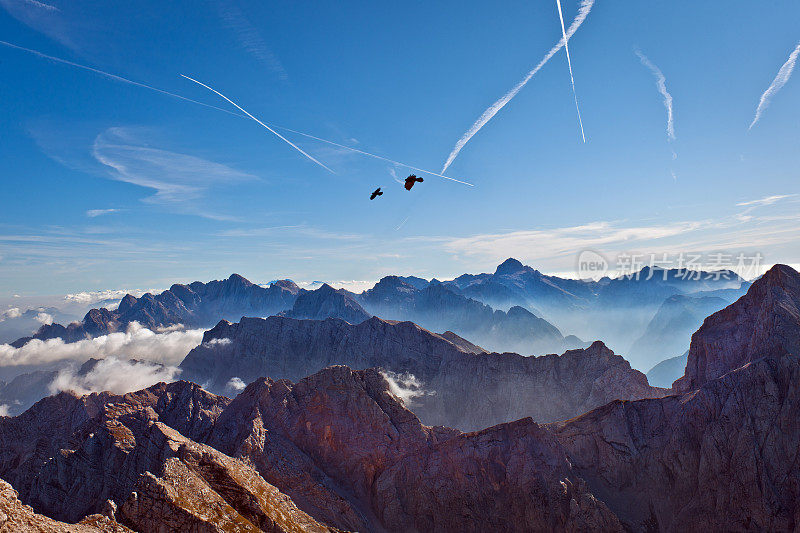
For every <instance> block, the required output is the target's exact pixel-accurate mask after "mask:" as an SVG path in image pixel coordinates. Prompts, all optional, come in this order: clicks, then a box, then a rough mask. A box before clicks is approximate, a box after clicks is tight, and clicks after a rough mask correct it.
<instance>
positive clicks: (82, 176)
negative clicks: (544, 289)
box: [0, 0, 800, 297]
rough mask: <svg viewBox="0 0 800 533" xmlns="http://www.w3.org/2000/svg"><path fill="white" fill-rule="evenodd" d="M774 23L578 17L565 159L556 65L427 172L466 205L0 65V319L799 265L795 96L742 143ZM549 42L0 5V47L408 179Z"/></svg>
mask: <svg viewBox="0 0 800 533" xmlns="http://www.w3.org/2000/svg"><path fill="white" fill-rule="evenodd" d="M562 4H563V7H564V19H565V24H566V25H567V27H569V25H570V23H571V22H572V21H573V19H574V18H575V16H576V14H577V13H578V9H579V5H578V2H576V1H572V0H565V1H564V2H562ZM799 18H800V5H798V3H797V2H793V1H773V2H751V1H744V0H740V1H728V2H721V1H712V2H702V3H697V2H667V1H648V2H641V1H624V2H611V1H609V0H597V1H596V2H595V3H594V5H593V7H592V8H591V11H590V12H589V14H588V16H587V17H586V19H585V21H584V22H583V23H582V25H581V26H580V27H579V28H578V30H577V31H576V32H575V34H574V36H573V37H572V38H570V40H569V47H570V54H571V57H572V64H573V71H574V76H575V86H576V91H577V97H578V100H579V103H580V108H581V114H582V117H583V124H584V128H585V131H586V137H587V142H586V143H585V144H584V143H582V142H581V138H580V131H579V129H578V122H577V117H576V112H575V103H574V101H573V95H572V92H571V86H570V80H569V72H568V70H567V62H566V56H565V54H564V51H563V49H562V50H560V51H559V52H557V53H556V54H555V55H554V56H553V57H552V58H551V59H550V60H549V61H548V62H547V63H546V64H545V65H544V66H543V67H542V68H541V70H540V71H539V72H537V73H536V75H535V76H534V77H533V78H532V79H531V80H530V81H529V82H528V84H527V85H526V86H525V87H524V88H522V89H521V90H520V91H519V93H518V94H517V95H516V97H515V98H514V99H513V100H511V101H510V102H509V103H508V104H507V105H506V106H505V107H504V108H503V109H502V110H501V111H499V112H498V113H497V115H495V116H494V118H493V119H492V120H491V121H490V122H488V123H487V124H486V125H485V126H484V127H483V128H482V129H481V130H480V131H479V132H478V133H477V134H476V135H475V136H474V137H472V139H471V140H470V142H469V143H467V144H466V145H465V147H464V148H463V150H462V151H461V152H460V154H459V155H458V157H457V158H456V159H455V160H454V162H453V163H452V165H451V166H450V167H449V168H448V169H447V172H446V174H447V175H449V176H452V177H455V178H459V179H463V180H465V181H469V182H470V183H473V184H474V185H475V186H474V187H467V186H464V185H461V184H458V183H454V182H450V181H447V180H443V179H441V178H438V177H435V176H426V179H425V182H424V183H423V184H420V185H418V186H417V187H415V188H414V189H413V190H412V191H411V192H406V191H405V190H403V189H402V187H401V186H400V185H399V184H397V183H396V182H395V181H394V178H393V175H392V174H393V173H394V174H395V175H396V176H397V177H399V178H404V177H405V176H406V175H407V174H408V173H409V172H410V171H409V170H408V169H406V168H404V167H401V166H394V165H391V164H389V163H386V162H384V161H380V160H375V159H370V158H367V157H364V156H361V155H358V154H355V153H353V152H350V151H347V150H345V149H343V148H339V147H336V146H333V145H326V144H324V143H320V142H317V141H313V140H310V139H308V138H304V137H302V136H299V135H297V134H293V133H288V132H286V131H281V132H282V134H284V135H286V136H287V138H288V139H290V140H291V141H292V142H294V143H296V144H297V145H298V146H299V147H301V148H302V149H303V150H305V151H307V152H308V153H309V154H311V155H312V156H313V157H314V158H316V159H318V160H319V161H321V162H323V163H324V164H325V165H326V166H328V167H330V168H331V169H333V170H334V171H335V174H332V173H329V172H327V171H326V170H324V169H323V168H321V167H319V166H317V165H315V164H314V163H313V162H311V161H310V160H308V159H306V158H305V157H303V156H302V155H301V154H300V153H298V152H297V151H295V150H294V149H293V148H291V147H290V146H289V145H287V144H285V143H283V142H282V141H281V140H279V139H277V138H276V137H275V136H273V135H272V134H271V133H270V132H268V131H267V130H265V129H263V128H261V126H259V125H258V124H256V123H254V122H253V121H250V120H247V119H245V118H242V117H237V116H233V115H231V114H228V113H224V112H222V111H219V110H215V109H211V108H208V107H203V106H200V105H197V104H194V103H190V102H186V101H183V100H180V99H178V98H174V97H171V96H168V95H165V94H162V93H158V92H155V91H152V90H148V89H145V88H142V87H137V86H133V85H130V84H125V83H121V82H119V81H115V80H112V79H109V78H108V77H104V76H102V75H98V74H96V73H92V72H88V71H86V70H82V69H78V68H75V67H71V66H67V65H64V64H60V63H56V62H53V61H49V60H46V59H43V58H42V57H41V56H37V55H34V54H32V53H29V52H26V51H22V50H19V49H15V48H11V47H8V46H5V45H0V94H2V100H1V103H0V105H2V113H0V139H1V140H0V161H2V165H0V182H1V183H2V191H3V194H2V198H0V296H5V297H8V296H10V295H12V294H21V295H35V294H63V293H67V292H76V291H80V290H99V289H113V288H119V287H142V288H149V287H163V286H166V285H169V284H170V283H172V282H176V281H191V280H195V279H200V280H208V279H214V278H220V277H224V276H227V275H228V274H230V273H231V272H238V273H241V274H242V275H245V276H246V277H248V278H250V279H253V280H256V281H262V282H263V281H268V280H271V279H274V278H276V277H291V278H293V279H296V280H301V281H302V280H307V281H310V280H316V279H324V280H330V281H336V280H376V279H378V278H380V277H381V276H382V275H385V274H388V273H406V274H417V275H421V276H424V277H431V276H438V277H440V278H446V277H448V276H453V275H457V274H459V273H462V272H475V271H487V270H491V269H492V268H493V267H494V266H495V265H496V264H497V263H498V262H499V261H501V260H502V259H504V258H505V257H508V256H515V257H518V258H519V259H521V260H523V261H524V262H526V263H528V264H531V265H533V266H535V267H537V268H540V269H541V270H543V271H547V272H554V273H564V274H570V273H571V272H572V271H574V265H575V261H576V259H575V258H576V256H577V254H578V253H579V252H580V251H581V250H583V249H587V248H589V249H593V250H597V251H600V252H601V253H604V254H607V255H610V256H613V255H614V254H617V253H620V252H623V251H625V252H632V251H639V252H643V253H651V252H652V253H667V252H668V253H671V254H674V253H680V252H703V253H711V252H716V251H725V252H730V253H739V252H747V253H755V252H759V253H761V254H763V256H764V261H765V263H767V264H770V263H776V262H784V263H790V264H795V265H796V264H800V231H798V229H797V228H798V215H797V213H798V209H797V208H798V201H800V197H798V196H796V195H797V194H798V193H800V190H799V189H800V187H798V175H797V168H798V166H799V165H798V159H799V158H800V120H799V119H800V79H797V76H798V75H797V74H795V77H794V78H789V79H788V81H786V83H785V85H783V86H782V88H780V90H779V91H777V92H776V93H775V94H774V95H773V96H772V97H771V100H770V102H769V105H768V107H766V109H765V110H764V111H763V113H762V115H761V118H760V120H759V121H758V123H757V124H756V125H755V126H754V127H753V128H752V129H751V130H748V126H749V125H750V123H751V122H752V120H753V118H754V116H755V112H756V108H757V106H758V104H759V98H760V97H761V95H762V94H763V93H764V92H765V91H766V90H767V88H768V87H769V86H770V84H771V83H772V82H773V79H774V78H775V77H776V75H778V73H779V69H781V66H782V65H784V63H785V62H786V61H787V59H788V58H789V57H790V54H791V53H792V51H793V50H794V49H795V47H796V46H797V45H798V41H800V27H798V26H797V23H796V21H797V20H798V19H799ZM560 38H561V27H560V25H559V21H558V13H557V11H556V6H555V2H554V1H553V2H551V1H549V0H540V1H536V2H504V3H502V4H501V5H491V4H489V3H477V2H436V3H430V2H429V3H421V2H420V3H413V2H412V3H402V4H400V3H388V2H386V3H382V2H329V3H328V2H315V3H306V4H295V3H289V2H255V1H252V2H251V1H245V0H241V1H226V2H221V1H217V0H203V1H200V2H198V1H192V2H189V1H175V2H149V1H136V2H129V3H121V2H114V3H102V4H100V5H99V6H98V4H97V3H96V2H88V1H84V0H70V1H66V0H48V1H46V2H45V1H36V0H0V39H2V40H3V41H5V42H8V43H12V44H14V45H16V46H20V47H24V48H28V49H31V50H35V51H38V52H40V53H42V54H46V55H49V56H54V57H58V58H61V59H64V60H68V61H71V62H74V63H77V64H80V65H85V66H89V67H92V68H94V69H98V70H101V71H104V72H108V73H112V74H115V75H118V76H122V77H125V78H127V79H130V80H134V81H136V82H139V83H142V84H146V85H149V86H152V87H156V88H159V89H161V90H164V91H168V92H171V93H175V94H178V95H181V96H184V97H186V98H190V99H193V100H197V101H200V102H203V103H206V104H209V105H212V106H217V107H221V108H224V109H228V110H231V111H233V112H236V109H235V108H233V107H232V106H230V105H229V104H227V103H226V102H225V101H223V100H222V99H221V98H219V97H218V96H216V95H214V94H213V93H211V92H209V91H207V90H206V89H203V88H202V87H199V86H197V85H195V84H193V83H191V82H189V81H188V80H186V79H184V78H181V77H180V74H186V75H188V76H191V77H194V78H197V79H198V80H200V81H203V82H204V83H207V84H209V85H211V86H213V87H214V88H216V89H217V90H219V91H221V92H223V93H225V94H226V95H227V96H229V97H230V98H232V99H233V100H235V101H237V103H239V104H240V105H242V106H243V107H244V108H245V109H247V110H248V111H249V112H250V113H252V114H253V115H255V116H256V117H258V118H260V119H261V120H263V121H265V122H267V123H269V124H276V125H281V126H285V127H288V128H292V129H295V130H299V131H303V132H307V133H309V134H313V135H315V136H318V137H322V138H325V139H329V140H331V141H334V142H336V143H339V144H341V145H345V146H351V147H353V148H356V149H359V150H363V151H367V152H370V153H374V154H377V155H380V156H383V157H386V158H389V159H392V160H395V161H401V162H403V163H405V164H409V165H414V166H417V167H420V168H424V169H427V170H431V171H434V172H440V171H441V169H442V166H443V164H444V162H445V160H446V159H447V156H448V154H450V153H451V150H452V149H453V146H454V144H455V143H456V141H457V140H458V139H459V138H460V137H461V136H462V135H463V134H464V132H465V131H467V130H468V129H469V127H470V125H472V124H473V122H474V121H475V120H476V119H477V118H478V117H479V116H480V115H481V114H482V113H483V112H484V110H485V109H487V107H489V106H490V105H491V104H492V103H493V102H495V101H496V100H497V99H498V98H500V97H501V96H502V95H503V94H505V93H506V92H507V91H509V90H510V89H511V88H512V87H514V85H515V84H517V83H518V82H519V81H520V80H521V79H522V78H523V77H524V76H525V74H526V73H527V72H528V71H529V70H531V69H532V68H533V67H535V66H536V64H537V63H539V62H540V60H541V59H542V58H543V57H544V56H545V54H546V53H547V52H548V50H550V49H551V48H552V47H553V46H554V45H555V44H556V43H558V42H559V39H560ZM637 48H638V49H639V50H641V52H642V53H643V54H644V55H645V56H646V57H647V58H648V59H649V61H650V62H651V63H652V64H653V65H655V66H656V67H657V68H658V69H660V71H661V72H662V73H663V75H664V77H665V80H666V88H667V90H668V92H669V94H670V95H671V97H672V100H673V115H674V130H675V140H674V141H672V142H670V141H669V139H668V137H667V112H666V109H665V107H664V104H663V102H662V95H661V94H660V93H659V90H658V88H657V86H656V78H655V77H654V75H653V73H652V72H651V70H649V69H648V68H647V67H646V66H645V65H643V64H642V62H641V61H640V59H639V57H637V55H636V54H635V49H637ZM673 151H674V152H675V154H676V155H677V157H676V158H675V159H673V156H672V153H673ZM673 174H674V177H673ZM378 186H380V187H382V188H383V189H384V191H386V194H384V195H383V196H382V197H380V198H379V199H377V200H375V201H373V202H370V201H369V200H368V196H369V193H370V192H371V191H372V190H373V189H374V188H376V187H378ZM398 228H399V229H398Z"/></svg>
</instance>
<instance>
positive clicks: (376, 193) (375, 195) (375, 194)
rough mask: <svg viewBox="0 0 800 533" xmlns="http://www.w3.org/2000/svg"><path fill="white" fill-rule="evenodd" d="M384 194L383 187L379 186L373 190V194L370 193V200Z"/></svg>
mask: <svg viewBox="0 0 800 533" xmlns="http://www.w3.org/2000/svg"><path fill="white" fill-rule="evenodd" d="M382 194H383V191H381V188H380V187H378V188H377V189H375V190H374V191H372V194H370V195H369V199H370V200H374V199H375V198H377V197H378V196H380V195H382Z"/></svg>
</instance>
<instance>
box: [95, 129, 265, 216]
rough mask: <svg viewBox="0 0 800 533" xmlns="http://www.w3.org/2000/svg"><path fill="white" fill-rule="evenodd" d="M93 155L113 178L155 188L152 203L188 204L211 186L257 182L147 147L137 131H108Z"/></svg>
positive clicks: (213, 165)
mask: <svg viewBox="0 0 800 533" xmlns="http://www.w3.org/2000/svg"><path fill="white" fill-rule="evenodd" d="M91 153H92V156H93V157H94V158H95V159H96V160H97V161H98V162H99V163H101V164H102V165H104V167H105V168H106V170H107V172H108V174H109V175H110V177H111V178H112V179H115V180H118V181H123V182H126V183H131V184H133V185H138V186H140V187H145V188H147V189H152V190H154V191H155V193H154V194H153V195H152V196H150V197H148V198H146V201H148V202H151V203H162V204H173V205H176V204H188V203H192V202H195V201H196V200H198V199H200V198H202V197H203V196H204V195H205V193H206V192H207V191H208V190H209V189H210V188H212V187H215V186H219V185H228V184H230V183H235V182H240V181H244V180H251V179H255V176H253V175H251V174H247V173H244V172H240V171H238V170H235V169H233V168H231V167H229V166H226V165H223V164H220V163H215V162H213V161H208V160H206V159H202V158H200V157H196V156H193V155H189V154H183V153H179V152H173V151H169V150H164V149H160V148H153V147H150V146H147V145H146V144H145V143H144V142H143V141H142V140H140V137H139V132H138V131H137V130H136V129H134V128H122V127H114V128H109V129H107V130H106V131H104V132H103V133H101V134H100V135H98V136H97V138H95V140H94V144H93V146H92V151H91Z"/></svg>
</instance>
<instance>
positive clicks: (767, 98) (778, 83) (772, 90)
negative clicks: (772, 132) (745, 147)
mask: <svg viewBox="0 0 800 533" xmlns="http://www.w3.org/2000/svg"><path fill="white" fill-rule="evenodd" d="M798 55H800V43H797V46H795V48H794V50H792V52H791V53H790V54H789V59H787V60H786V62H785V63H784V64H783V65H782V66H781V68H780V70H778V74H777V75H776V76H775V79H774V80H772V83H770V85H769V87H767V90H766V91H764V93H763V94H762V95H761V98H760V99H759V101H758V107H757V108H756V115H755V117H753V122H751V123H750V127H749V128H748V129H753V126H755V125H756V123H757V122H758V121H759V120H761V115H762V114H763V113H764V110H766V109H767V107H768V106H769V104H770V102H771V101H772V97H773V96H775V95H776V94H777V93H778V91H780V90H781V89H782V88H783V86H784V85H786V82H788V81H789V78H791V77H792V72H793V71H794V65H795V63H796V62H797V56H798Z"/></svg>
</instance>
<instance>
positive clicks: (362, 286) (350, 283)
mask: <svg viewBox="0 0 800 533" xmlns="http://www.w3.org/2000/svg"><path fill="white" fill-rule="evenodd" d="M326 283H327V284H328V285H330V286H331V287H333V288H334V289H345V290H347V291H350V292H355V293H360V292H363V291H365V290H367V289H371V288H372V287H374V286H375V284H376V283H377V281H375V280H357V279H352V280H338V281H319V280H317V281H298V282H297V286H298V287H300V288H301V289H306V290H309V291H313V290H315V289H319V288H320V287H322V285H324V284H326Z"/></svg>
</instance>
